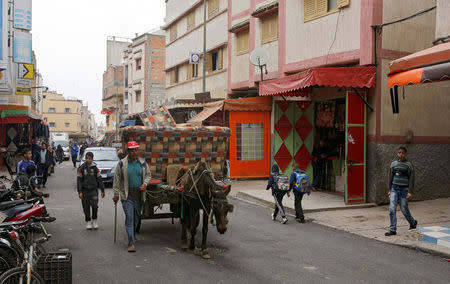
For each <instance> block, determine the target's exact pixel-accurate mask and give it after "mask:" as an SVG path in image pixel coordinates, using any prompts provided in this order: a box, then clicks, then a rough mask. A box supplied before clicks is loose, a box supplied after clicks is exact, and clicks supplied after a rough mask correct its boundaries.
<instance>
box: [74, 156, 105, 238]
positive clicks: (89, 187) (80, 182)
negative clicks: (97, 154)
mask: <svg viewBox="0 0 450 284" xmlns="http://www.w3.org/2000/svg"><path fill="white" fill-rule="evenodd" d="M93 160H94V154H93V153H92V152H88V153H86V161H85V162H84V163H83V164H82V165H81V166H80V167H79V168H78V171H77V190H78V197H80V199H81V205H82V206H83V211H84V216H85V220H86V229H88V230H90V229H92V228H94V229H98V221H97V211H98V188H100V190H101V191H102V198H103V197H105V186H104V185H103V181H102V177H101V175H100V170H99V169H98V168H97V165H96V164H95V163H94V162H93ZM91 208H92V220H91Z"/></svg>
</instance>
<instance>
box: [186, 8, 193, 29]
mask: <svg viewBox="0 0 450 284" xmlns="http://www.w3.org/2000/svg"><path fill="white" fill-rule="evenodd" d="M194 27H195V11H193V12H191V13H190V14H189V15H188V16H187V27H186V29H187V30H188V31H189V30H192V29H193V28H194Z"/></svg>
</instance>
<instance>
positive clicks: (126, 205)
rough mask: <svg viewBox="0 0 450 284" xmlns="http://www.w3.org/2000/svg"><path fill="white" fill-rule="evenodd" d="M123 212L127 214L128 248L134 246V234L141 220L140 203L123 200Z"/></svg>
mask: <svg viewBox="0 0 450 284" xmlns="http://www.w3.org/2000/svg"><path fill="white" fill-rule="evenodd" d="M122 207H123V212H125V230H126V231H127V234H128V246H131V245H134V234H135V232H136V228H137V226H138V224H139V219H140V218H141V205H140V204H139V201H135V200H122Z"/></svg>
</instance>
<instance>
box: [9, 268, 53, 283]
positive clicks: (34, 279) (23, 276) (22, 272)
mask: <svg viewBox="0 0 450 284" xmlns="http://www.w3.org/2000/svg"><path fill="white" fill-rule="evenodd" d="M30 282H31V283H33V284H45V282H44V280H43V279H42V277H41V276H40V275H39V274H38V273H37V272H36V271H34V270H31V281H30ZM16 283H27V270H26V269H25V268H23V267H16V268H13V269H10V270H8V271H6V272H5V273H3V274H2V275H1V276H0V284H16Z"/></svg>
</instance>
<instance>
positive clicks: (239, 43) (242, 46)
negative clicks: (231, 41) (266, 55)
mask: <svg viewBox="0 0 450 284" xmlns="http://www.w3.org/2000/svg"><path fill="white" fill-rule="evenodd" d="M249 45H250V43H249V30H248V29H246V30H244V31H242V32H239V33H237V34H236V55H242V54H246V53H248V50H249Z"/></svg>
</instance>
